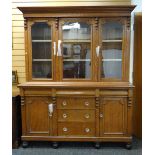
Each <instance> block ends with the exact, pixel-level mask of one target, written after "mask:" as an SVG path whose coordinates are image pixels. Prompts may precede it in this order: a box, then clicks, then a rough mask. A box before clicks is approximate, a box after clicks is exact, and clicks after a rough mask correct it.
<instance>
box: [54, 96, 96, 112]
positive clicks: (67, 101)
mask: <svg viewBox="0 0 155 155" xmlns="http://www.w3.org/2000/svg"><path fill="white" fill-rule="evenodd" d="M57 108H58V109H95V99H94V98H78V97H75V98H58V99H57Z"/></svg>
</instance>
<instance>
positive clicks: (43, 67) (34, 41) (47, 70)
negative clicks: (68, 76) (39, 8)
mask: <svg viewBox="0 0 155 155" xmlns="http://www.w3.org/2000/svg"><path fill="white" fill-rule="evenodd" d="M28 29H29V31H28V32H29V33H28V41H29V51H28V52H29V60H30V61H29V79H30V80H54V79H55V76H54V69H55V65H54V64H55V61H56V60H55V57H54V42H55V33H54V31H55V26H54V22H53V21H52V20H49V19H47V20H46V19H45V20H40V19H35V20H32V21H29V22H28ZM55 50H56V49H55Z"/></svg>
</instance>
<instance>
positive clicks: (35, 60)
mask: <svg viewBox="0 0 155 155" xmlns="http://www.w3.org/2000/svg"><path fill="white" fill-rule="evenodd" d="M42 61H52V60H51V59H33V62H42Z"/></svg>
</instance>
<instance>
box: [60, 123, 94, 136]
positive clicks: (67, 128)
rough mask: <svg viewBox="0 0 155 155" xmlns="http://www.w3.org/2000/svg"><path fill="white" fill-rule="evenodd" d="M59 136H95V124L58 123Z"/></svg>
mask: <svg viewBox="0 0 155 155" xmlns="http://www.w3.org/2000/svg"><path fill="white" fill-rule="evenodd" d="M58 136H84V137H85V136H86V137H87V136H89V137H93V136H95V123H58Z"/></svg>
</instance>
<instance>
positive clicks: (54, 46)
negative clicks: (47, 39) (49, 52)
mask: <svg viewBox="0 0 155 155" xmlns="http://www.w3.org/2000/svg"><path fill="white" fill-rule="evenodd" d="M53 49H54V55H56V42H53Z"/></svg>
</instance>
